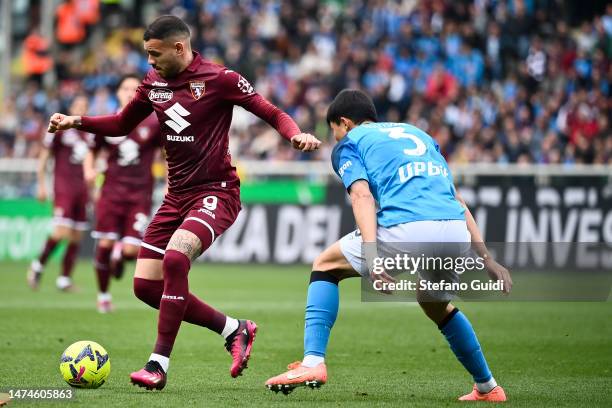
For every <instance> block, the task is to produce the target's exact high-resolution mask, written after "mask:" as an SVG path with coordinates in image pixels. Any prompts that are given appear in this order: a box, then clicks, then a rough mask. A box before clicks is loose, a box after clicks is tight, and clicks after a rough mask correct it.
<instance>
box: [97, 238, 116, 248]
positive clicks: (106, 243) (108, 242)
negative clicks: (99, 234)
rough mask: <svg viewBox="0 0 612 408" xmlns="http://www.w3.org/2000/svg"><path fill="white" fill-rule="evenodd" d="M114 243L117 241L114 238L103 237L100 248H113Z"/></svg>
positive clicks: (99, 244)
mask: <svg viewBox="0 0 612 408" xmlns="http://www.w3.org/2000/svg"><path fill="white" fill-rule="evenodd" d="M114 244H115V241H113V240H112V239H105V238H101V239H100V240H99V241H98V247H99V248H112V247H113V245H114Z"/></svg>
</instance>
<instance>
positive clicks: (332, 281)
mask: <svg viewBox="0 0 612 408" xmlns="http://www.w3.org/2000/svg"><path fill="white" fill-rule="evenodd" d="M327 122H328V124H329V125H330V127H331V129H332V131H333V134H334V137H335V139H336V140H337V141H338V143H337V145H336V146H335V148H334V150H333V153H332V163H333V167H334V170H335V171H336V173H337V174H338V176H339V177H340V178H341V179H342V183H343V184H344V186H345V187H346V189H347V191H348V193H349V195H350V198H351V204H352V207H353V213H354V215H355V220H356V222H357V227H358V229H357V230H356V231H354V232H352V233H350V234H348V235H346V236H345V237H343V238H341V239H340V240H339V241H338V242H336V243H335V244H333V245H332V246H330V247H329V248H327V249H326V250H325V251H323V253H321V254H320V255H319V256H318V257H317V259H316V260H315V261H314V263H313V267H312V271H313V272H312V274H311V277H310V285H309V287H308V297H307V301H306V317H305V320H306V324H305V330H304V359H303V360H302V361H301V362H295V363H293V364H290V365H289V367H288V368H289V371H287V372H285V373H283V374H280V375H278V376H276V377H273V378H270V379H269V380H268V381H267V382H266V386H267V387H268V388H269V389H271V390H272V391H276V392H278V391H282V392H283V393H285V394H288V393H289V392H291V391H293V389H294V388H296V387H299V386H309V387H311V388H315V387H316V388H318V387H320V386H321V385H322V384H324V383H325V382H326V381H327V368H326V366H325V352H326V348H327V343H328V341H329V335H330V332H331V328H332V326H333V325H334V322H335V320H336V316H337V314H338V307H339V298H338V283H339V281H340V280H342V279H345V278H348V277H353V276H363V277H367V278H370V279H371V280H372V281H379V284H390V283H393V282H394V278H393V277H392V276H390V275H389V274H387V273H386V272H380V271H379V270H378V271H375V270H374V268H372V263H371V260H372V257H373V256H377V255H376V247H377V243H378V244H381V243H385V242H388V243H391V242H404V243H406V242H414V243H417V242H418V243H436V242H438V243H465V246H468V247H469V246H470V245H469V242H470V241H471V246H472V248H473V249H474V250H475V251H476V253H477V255H478V256H480V257H481V258H483V259H484V266H485V268H486V269H487V272H488V274H489V276H490V277H491V278H492V279H495V280H502V281H503V287H504V291H505V292H509V291H510V288H511V285H512V280H511V278H510V274H509V272H508V270H507V269H506V268H504V267H503V266H501V265H500V264H498V263H497V262H495V261H494V260H493V259H492V258H491V256H490V254H489V253H488V251H487V248H486V246H485V244H484V242H483V240H482V236H481V234H480V231H479V229H478V226H477V225H476V222H475V221H474V218H473V217H472V215H471V213H470V211H469V210H468V209H467V207H466V205H465V202H464V201H463V200H462V199H461V197H460V196H459V195H458V194H457V191H456V190H455V187H454V185H453V181H452V176H451V174H450V170H449V168H448V165H447V163H446V160H444V157H443V156H442V155H441V154H440V150H439V147H438V145H437V144H436V142H435V141H434V140H433V139H432V138H431V136H429V135H428V134H427V133H425V132H424V131H422V130H421V129H418V128H417V127H415V126H412V125H408V124H403V123H377V115H376V109H375V107H374V104H373V102H372V100H371V99H370V97H369V96H367V95H366V94H365V93H363V92H361V91H357V90H344V91H342V92H340V93H339V94H338V95H337V96H336V98H335V99H334V101H333V102H332V104H331V105H330V107H329V109H328V112H327ZM362 245H363V247H364V251H362ZM368 248H374V253H375V254H374V255H373V256H372V255H370V256H369V255H368V252H370V251H369V250H368ZM377 272H378V273H377ZM417 300H418V302H419V304H420V306H421V308H422V309H423V311H424V312H425V314H426V315H427V316H428V317H429V318H430V319H431V320H432V321H433V322H434V323H436V324H437V325H438V328H439V329H440V331H441V332H442V334H443V335H444V337H445V338H446V340H447V341H448V343H449V346H450V348H451V350H452V351H453V353H454V354H455V356H456V357H457V359H458V360H459V361H460V362H461V364H462V365H463V366H464V367H465V369H466V370H467V371H468V372H469V373H470V374H471V375H472V377H473V379H474V383H475V384H474V387H473V390H472V392H470V393H469V394H467V395H464V396H463V397H460V398H459V399H460V400H464V401H495V402H501V401H505V400H506V395H505V393H504V390H503V389H502V388H501V387H500V386H498V385H497V382H496V381H495V379H494V378H493V375H492V374H491V371H490V370H489V367H488V365H487V362H486V360H485V358H484V355H483V353H482V350H481V348H480V344H479V343H478V339H477V338H476V334H475V333H474V329H473V328H472V325H471V324H470V322H469V320H468V319H467V317H466V316H465V315H464V314H463V313H462V312H460V311H459V309H457V308H456V307H455V306H453V305H452V304H451V303H450V299H446V298H442V299H441V298H435V297H433V298H432V297H431V296H429V294H428V293H427V292H424V291H420V292H417Z"/></svg>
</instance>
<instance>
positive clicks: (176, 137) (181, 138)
mask: <svg viewBox="0 0 612 408" xmlns="http://www.w3.org/2000/svg"><path fill="white" fill-rule="evenodd" d="M166 140H167V141H169V142H194V141H195V136H179V135H166Z"/></svg>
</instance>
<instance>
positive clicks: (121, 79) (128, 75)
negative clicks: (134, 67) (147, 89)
mask: <svg viewBox="0 0 612 408" xmlns="http://www.w3.org/2000/svg"><path fill="white" fill-rule="evenodd" d="M128 79H135V80H137V81H138V82H140V81H142V78H141V77H140V75H138V74H134V73H130V74H125V75H122V76H121V77H120V78H119V81H117V89H119V88H121V85H122V84H123V82H124V81H125V80H128Z"/></svg>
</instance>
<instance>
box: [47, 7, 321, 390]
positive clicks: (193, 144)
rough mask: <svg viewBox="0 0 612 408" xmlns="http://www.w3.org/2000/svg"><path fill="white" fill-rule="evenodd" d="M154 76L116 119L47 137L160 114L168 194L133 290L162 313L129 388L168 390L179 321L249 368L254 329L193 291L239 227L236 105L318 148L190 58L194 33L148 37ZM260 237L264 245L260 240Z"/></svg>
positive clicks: (182, 28)
mask: <svg viewBox="0 0 612 408" xmlns="http://www.w3.org/2000/svg"><path fill="white" fill-rule="evenodd" d="M144 48H145V50H146V52H147V54H148V58H149V64H151V66H152V67H153V69H152V70H150V71H149V72H148V74H147V75H146V77H145V79H144V80H143V82H142V84H141V85H140V87H139V88H138V90H137V92H136V96H135V97H134V99H133V100H132V101H131V102H130V103H129V104H128V105H127V106H126V107H125V109H123V110H122V111H121V112H120V113H119V114H116V115H110V116H103V117H87V116H84V117H79V116H66V115H63V114H59V113H56V114H54V115H52V116H51V119H50V121H49V131H51V132H54V131H56V130H64V129H68V128H72V127H77V128H79V129H82V130H86V131H88V132H92V133H95V134H104V135H109V136H113V135H115V136H119V135H125V134H127V133H129V132H130V131H131V130H132V129H133V128H134V127H135V126H136V125H137V124H138V123H140V122H141V121H142V120H143V119H144V118H145V117H147V116H148V115H149V114H150V113H151V112H152V111H155V113H156V115H157V118H158V120H159V122H160V126H161V131H162V138H163V142H164V148H165V151H166V159H167V161H168V185H169V186H168V194H167V195H166V197H165V199H164V202H163V204H162V206H161V208H160V209H159V210H158V211H157V213H156V214H155V216H154V218H153V220H152V222H151V224H149V226H148V228H147V230H146V232H145V235H144V238H143V241H142V244H141V248H140V251H139V253H138V260H137V263H136V273H135V278H134V292H135V294H136V296H137V297H138V298H140V299H141V300H142V301H144V302H145V303H147V304H149V305H150V306H152V307H155V308H159V320H158V330H157V341H156V344H155V348H154V350H153V354H151V357H150V358H149V362H147V364H146V365H145V367H144V368H143V369H142V370H140V371H137V372H134V373H132V374H131V375H130V378H131V381H132V383H134V384H136V385H139V386H141V387H146V388H147V389H162V388H163V387H164V385H165V383H166V373H167V371H168V364H169V356H170V352H171V350H172V347H173V345H174V341H175V339H176V335H177V333H178V330H179V327H180V325H181V321H182V320H185V321H187V322H190V323H194V324H197V325H200V326H204V327H207V328H209V329H211V330H213V331H215V332H217V333H219V334H221V335H222V336H223V337H225V339H226V343H225V345H226V348H227V350H228V351H229V352H230V354H231V355H232V360H233V361H232V365H231V368H230V374H231V376H232V377H236V376H238V375H240V374H241V373H242V370H244V368H246V365H247V361H248V358H249V356H250V353H251V348H252V344H253V339H254V337H255V333H256V329H257V326H256V325H255V323H253V322H252V321H249V320H236V319H233V318H231V317H229V316H225V315H224V314H222V313H220V312H219V311H217V310H215V309H213V308H212V307H210V306H209V305H207V304H205V303H204V302H202V300H200V299H199V298H197V297H196V296H194V295H193V294H191V293H190V292H189V284H188V279H187V275H188V272H189V269H190V267H191V262H192V261H193V260H194V259H196V258H197V257H198V256H199V255H200V254H201V253H202V252H203V251H205V250H206V249H207V248H208V247H209V246H210V245H211V244H212V242H213V241H214V240H215V239H216V238H217V237H218V236H219V235H221V234H222V233H223V232H224V231H225V230H226V229H227V228H229V226H230V225H231V224H232V223H233V222H234V220H235V219H236V217H237V215H238V212H239V211H240V208H241V205H240V190H239V184H240V183H239V180H238V176H237V175H236V169H235V168H234V167H233V166H232V165H231V156H230V153H229V150H228V131H229V127H230V124H231V120H232V111H233V107H234V105H239V106H242V107H243V108H245V109H247V110H248V111H250V112H252V113H253V114H255V115H257V116H259V117H260V118H262V119H264V120H265V121H266V122H268V123H269V124H270V125H272V126H273V127H274V128H275V129H276V130H277V131H278V132H279V133H280V134H281V135H282V136H283V137H284V138H285V139H287V140H289V141H291V143H292V145H293V147H294V148H296V149H299V150H302V151H311V150H315V149H317V148H318V147H319V145H320V144H321V142H320V141H319V140H317V139H316V138H315V137H314V136H312V135H309V134H305V133H301V131H300V129H299V127H298V126H297V124H296V123H295V122H294V121H293V120H292V119H291V117H289V115H287V114H286V113H284V112H283V111H281V110H280V109H278V108H277V107H275V106H274V105H272V104H271V103H270V102H268V101H267V100H266V99H265V98H263V97H262V96H261V95H259V94H258V93H256V92H255V91H254V89H253V87H252V86H251V84H250V83H249V82H248V81H247V80H246V79H245V78H243V77H242V76H241V75H240V74H238V73H237V72H234V71H232V70H229V69H227V68H225V67H223V66H220V65H217V64H214V63H212V62H210V61H207V60H205V59H203V58H202V57H201V56H200V55H199V54H198V53H196V52H192V50H191V44H190V33H189V29H188V27H187V25H186V24H185V23H184V22H183V21H182V20H180V19H179V18H177V17H174V16H162V17H159V18H158V19H156V20H155V21H154V22H153V23H152V24H151V25H150V26H149V27H148V28H147V30H146V31H145V33H144ZM256 239H257V238H256Z"/></svg>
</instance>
